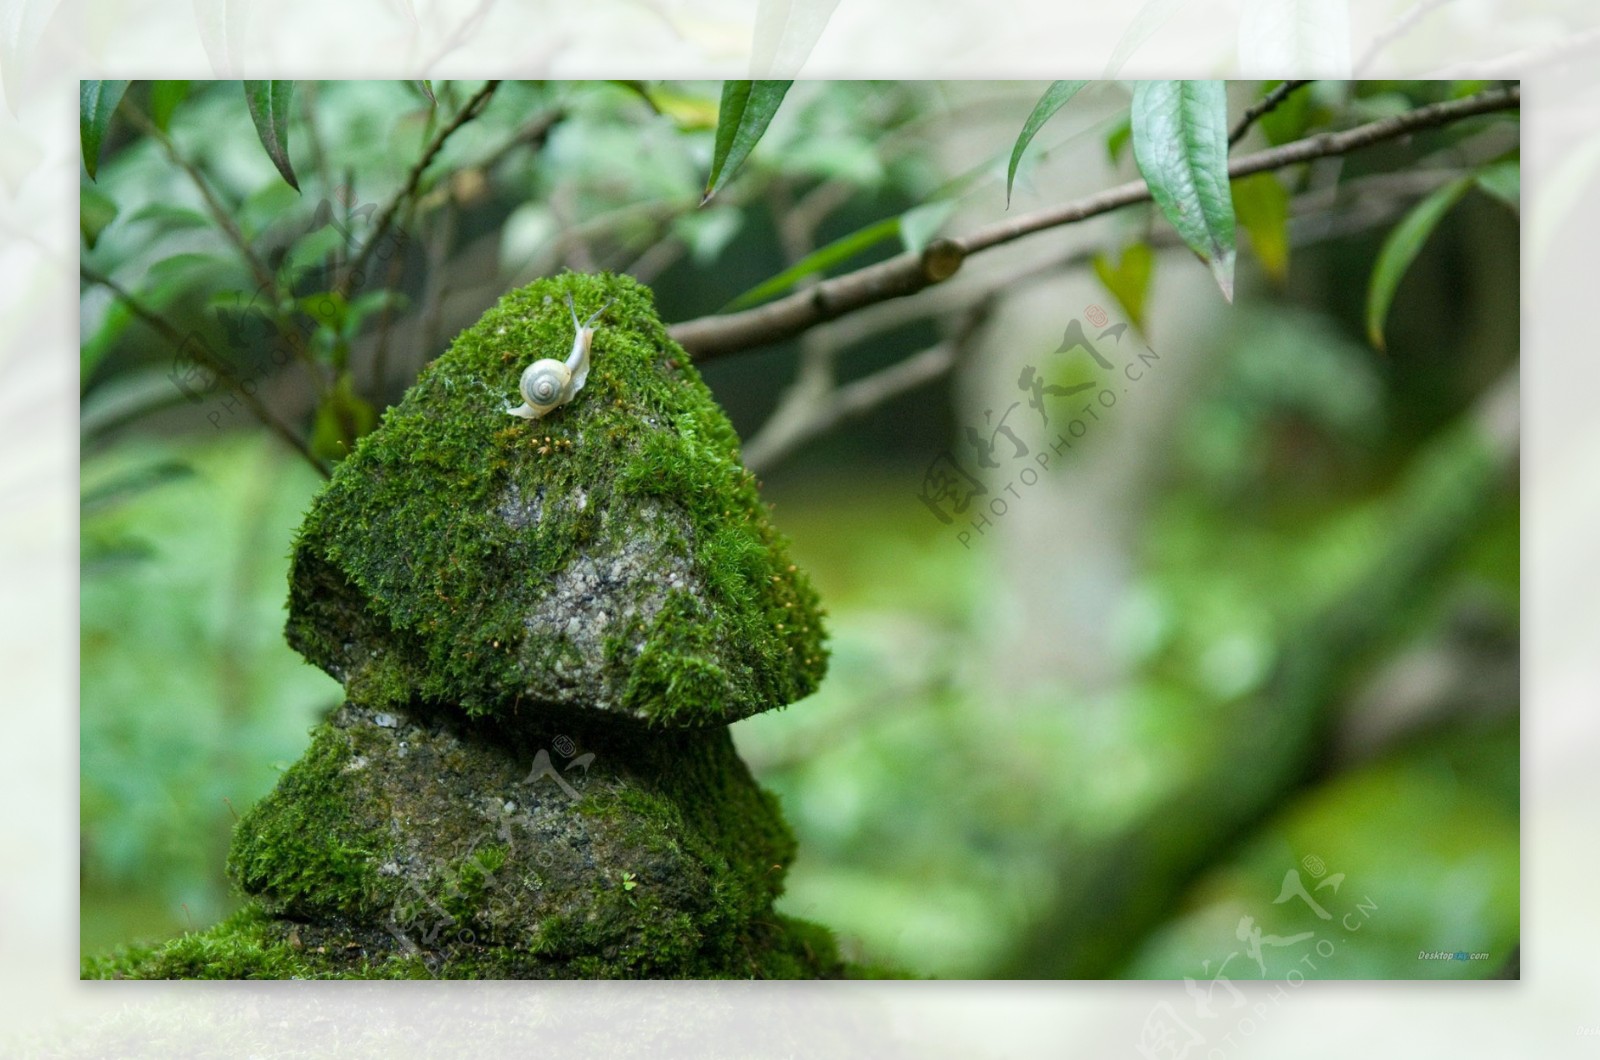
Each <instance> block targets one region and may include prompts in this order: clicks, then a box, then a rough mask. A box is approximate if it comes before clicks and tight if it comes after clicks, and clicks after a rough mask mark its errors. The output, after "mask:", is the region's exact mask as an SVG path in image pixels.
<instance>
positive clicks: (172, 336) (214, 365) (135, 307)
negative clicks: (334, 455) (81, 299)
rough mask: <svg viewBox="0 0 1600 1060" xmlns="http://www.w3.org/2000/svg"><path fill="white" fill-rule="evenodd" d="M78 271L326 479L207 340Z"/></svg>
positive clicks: (94, 274) (101, 277) (96, 275)
mask: <svg viewBox="0 0 1600 1060" xmlns="http://www.w3.org/2000/svg"><path fill="white" fill-rule="evenodd" d="M78 272H79V274H80V275H81V276H82V277H83V278H84V279H85V280H87V281H89V282H90V283H94V284H99V285H100V286H101V287H104V288H105V289H106V290H108V291H110V292H111V293H112V294H113V295H114V296H116V298H117V300H118V301H119V302H121V303H122V304H123V305H125V306H127V307H128V311H129V312H130V313H132V314H133V315H134V316H136V317H138V318H139V320H141V321H142V322H143V323H144V324H145V326H146V327H149V328H150V329H151V330H152V331H154V332H156V334H158V335H160V336H161V337H162V338H164V339H166V340H167V341H168V342H170V343H172V345H173V348H174V349H176V350H180V351H183V352H185V353H188V354H189V355H190V356H192V357H194V359H195V360H197V361H199V362H201V363H203V364H204V365H205V366H206V368H208V369H210V371H211V373H212V374H213V375H214V376H216V377H217V378H218V379H220V380H222V382H223V383H225V384H226V385H227V387H228V389H229V390H232V391H233V392H234V394H235V395H236V396H237V397H238V398H239V400H240V401H242V402H244V403H245V405H247V406H248V407H249V409H250V411H251V412H252V413H254V414H255V417H256V419H258V420H260V421H261V422H262V423H263V424H264V425H265V426H266V427H267V429H268V430H270V431H271V432H272V433H273V434H275V435H277V436H278V437H279V438H281V439H282V440H283V441H284V442H286V443H287V444H288V445H289V447H290V448H292V449H293V450H294V451H295V452H297V453H299V454H300V455H301V456H303V457H305V459H306V462H307V463H309V464H310V465H311V466H312V467H314V468H316V469H317V474H319V475H321V476H322V477H323V478H328V477H329V474H330V473H329V471H328V467H327V465H326V464H324V463H323V462H322V461H321V460H320V459H318V458H317V455H316V454H315V453H313V452H312V451H311V449H310V447H309V446H308V445H307V444H306V442H305V439H303V438H301V437H300V436H299V435H298V434H296V433H295V432H294V430H293V428H291V427H290V426H289V425H288V424H287V423H285V422H283V421H282V420H280V419H279V418H278V417H277V416H276V415H274V414H273V412H272V410H271V409H269V408H267V406H266V405H265V404H263V403H262V401H261V399H260V398H258V397H256V396H255V395H254V394H252V393H250V392H249V391H247V390H246V389H245V387H244V384H242V383H241V382H240V381H239V380H238V379H237V378H235V376H234V374H233V370H232V369H231V368H229V367H228V365H227V364H225V363H223V361H222V360H221V359H220V358H218V357H217V356H216V355H215V354H214V353H212V352H211V350H210V349H209V348H208V347H207V346H206V345H205V344H204V343H202V342H189V341H188V339H187V338H186V337H185V336H184V334H183V333H182V332H181V331H179V330H178V329H177V327H176V326H175V325H173V323H172V322H171V321H169V320H168V319H167V318H166V317H164V316H162V315H161V314H160V313H158V312H156V311H155V310H153V309H151V308H150V307H149V306H147V305H145V304H144V303H143V302H141V301H139V299H138V298H136V297H134V295H133V294H132V293H131V292H129V291H128V290H127V289H126V288H124V287H123V286H122V285H121V284H119V283H117V281H115V280H113V279H112V278H111V277H109V276H107V275H105V274H104V273H101V272H99V271H97V270H95V269H92V268H90V267H89V266H87V265H83V264H80V265H79V266H78Z"/></svg>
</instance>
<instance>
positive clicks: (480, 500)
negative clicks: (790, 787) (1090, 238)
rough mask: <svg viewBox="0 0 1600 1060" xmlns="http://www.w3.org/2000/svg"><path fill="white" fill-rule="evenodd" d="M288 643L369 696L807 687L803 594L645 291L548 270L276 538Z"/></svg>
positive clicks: (714, 414) (478, 328) (538, 703)
mask: <svg viewBox="0 0 1600 1060" xmlns="http://www.w3.org/2000/svg"><path fill="white" fill-rule="evenodd" d="M569 293H570V294H571V295H572V297H573V299H574V300H575V302H576V304H577V306H578V310H579V312H580V314H587V313H589V312H592V311H593V310H595V309H597V308H598V307H600V306H601V305H603V304H604V303H605V302H606V301H607V300H608V299H613V298H614V299H615V301H614V302H613V304H612V305H611V306H610V308H608V309H607V310H606V312H605V313H604V314H603V316H602V317H601V318H600V320H599V323H598V325H597V331H596V333H595V336H594V343H593V349H592V354H591V356H592V368H591V370H590V372H589V376H588V382H587V385H586V386H585V388H584V389H583V390H582V391H581V392H580V393H579V394H577V396H576V397H575V398H574V400H572V401H571V402H570V403H569V404H567V405H565V406H562V407H561V408H559V409H557V410H555V411H554V412H552V413H550V414H549V415H548V416H546V417H545V418H544V419H541V420H536V421H532V422H530V421H526V420H522V419H518V418H515V417H512V416H508V415H507V414H506V408H507V406H508V405H509V404H512V403H516V402H519V401H520V400H521V398H520V396H519V395H518V393H517V381H518V378H519V376H520V374H521V372H522V370H523V368H524V367H525V366H527V365H528V364H529V363H530V362H531V361H533V360H535V359H538V358H543V357H564V356H565V355H566V353H567V351H568V350H569V349H570V347H571V345H572V340H573V326H572V322H571V318H570V315H569V313H568V309H567V305H566V301H565V299H566V296H567V294H569ZM289 609H290V617H289V624H288V636H289V641H290V643H291V644H292V645H294V647H295V648H296V649H298V650H299V651H300V652H301V653H302V654H303V655H305V656H306V658H308V659H310V660H311V661H312V662H314V663H316V664H317V665H318V666H321V667H322V668H323V669H325V670H327V671H328V672H329V673H330V674H332V675H333V676H334V677H336V678H338V679H339V680H340V681H342V682H343V683H344V684H345V687H346V691H347V694H348V695H349V697H350V698H351V699H352V700H354V701H357V702H360V703H363V704H366V705H368V706H372V707H384V706H393V705H403V704H406V703H409V702H412V701H414V700H416V699H423V700H427V701H429V702H433V703H437V704H449V705H451V706H452V707H454V706H459V707H461V708H464V709H465V710H466V712H467V713H469V714H473V715H493V714H504V713H509V712H513V711H516V712H520V713H522V714H524V715H526V714H531V713H538V712H541V711H550V710H556V711H565V712H570V711H573V710H586V711H589V710H593V711H603V712H608V713H613V714H621V715H625V716H628V717H631V718H634V719H638V720H642V721H646V722H649V723H651V724H653V725H656V726H660V727H703V726H712V725H722V724H726V723H728V722H731V721H734V720H737V719H738V718H741V717H745V716H748V715H750V714H754V713H757V712H759V711H762V710H767V709H771V708H773V707H778V706H782V705H784V704H787V703H790V702H793V701H794V700H796V699H799V698H801V697H803V696H805V695H807V694H809V693H810V692H811V691H812V690H813V689H814V688H815V687H816V685H817V682H818V681H819V680H820V679H821V677H822V674H823V671H824V668H825V665H826V660H825V652H824V649H823V646H822V640H823V634H822V627H821V621H820V615H819V608H818V603H817V598H816V594H815V592H814V591H813V590H812V588H811V586H810V584H809V582H808V581H807V579H806V577H805V576H804V575H803V574H802V573H801V572H799V571H798V570H797V569H796V568H795V566H794V565H793V564H792V563H790V561H789V558H788V554H787V550H786V546H785V543H784V541H783V540H782V538H781V537H780V536H779V535H778V533H777V532H776V531H775V530H774V529H773V527H772V525H771V524H770V522H769V521H768V518H767V510H766V508H765V506H764V505H763V504H762V502H761V500H760V498H759V496H758V495H757V493H756V486H755V481H754V478H753V477H752V476H751V474H750V473H749V472H748V471H746V470H745V468H744V466H743V464H742V463H741V462H740V457H739V440H738V438H737V436H736V435H735V434H734V431H733V428H732V426H731V425H730V424H729V423H728V420H727V418H726V416H725V415H724V414H723V413H722V411H721V409H720V408H719V407H718V406H717V404H716V402H715V401H714V399H713V398H712V396H711V394H710V392H709V391H708V390H707V389H706V386H705V384H704V383H703V382H702V381H701V379H700V377H699V374H698V373H697V372H696V371H695V370H694V368H693V367H692V366H691V365H690V364H689V362H688V359H687V357H686V356H685V354H684V353H683V351H682V349H681V348H679V347H678V346H677V345H676V344H675V343H673V342H672V340H671V339H670V338H668V336H667V333H666V329H665V327H664V326H663V325H662V323H661V321H660V320H659V319H658V318H657V316H656V314H655V310H654V306H653V302H652V298H651V295H650V292H649V290H648V289H647V288H645V287H642V286H640V285H639V284H637V283H635V282H634V281H632V280H630V279H627V278H625V277H617V276H585V275H578V274H567V275H563V276H560V277H557V278H554V279H549V280H543V281H540V282H538V283H534V284H531V285H529V286H527V287H523V288H521V289H519V290H516V291H513V292H511V293H510V294H508V295H506V296H505V297H504V298H503V299H501V301H500V303H499V304H498V305H497V306H495V307H494V308H493V309H491V310H490V311H489V312H487V313H486V314H484V316H483V317H482V319H480V320H479V321H478V323H477V324H475V325H474V326H473V327H471V328H469V329H468V330H467V331H465V332H463V333H462V334H461V335H460V336H459V337H458V338H457V339H456V341H455V342H454V344H453V345H452V346H451V347H450V349H449V351H448V352H446V353H445V354H444V355H443V356H441V357H440V358H439V359H438V360H436V361H435V362H434V363H433V364H432V365H430V366H429V367H428V369H427V370H425V371H424V372H423V374H422V376H421V378H420V379H419V380H418V381H417V384H416V385H415V386H413V387H412V388H411V390H410V391H409V392H408V393H407V394H406V396H405V398H404V399H403V400H402V401H401V402H400V404H398V405H397V406H395V407H393V408H391V409H390V410H389V411H388V412H387V414H386V415H385V416H384V419H383V422H382V424H381V425H380V426H379V427H378V429H377V430H376V431H374V432H373V433H371V434H369V435H367V436H366V437H365V438H363V439H362V440H361V442H360V443H359V444H358V445H357V447H356V450H355V452H354V453H353V454H351V456H350V457H349V458H348V459H346V460H345V461H344V462H343V463H342V464H341V465H340V466H339V468H338V470H337V471H336V473H335V474H334V477H333V481H332V482H331V483H330V484H329V485H328V487H327V489H326V490H324V491H323V493H322V494H321V496H320V497H319V498H318V499H317V501H316V503H315V505H314V506H313V508H312V510H311V512H310V514H309V515H308V517H307V518H306V521H305V524H304V526H303V527H302V529H301V533H300V537H299V539H298V541H297V542H296V545H295V550H294V557H293V567H292V571H291V575H290V602H289Z"/></svg>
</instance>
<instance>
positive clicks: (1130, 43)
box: [1100, 0, 1188, 81]
mask: <svg viewBox="0 0 1600 1060" xmlns="http://www.w3.org/2000/svg"><path fill="white" fill-rule="evenodd" d="M1186 3H1188V0H1148V2H1147V3H1146V4H1145V5H1144V6H1143V7H1141V8H1140V9H1139V13H1138V14H1136V15H1134V16H1133V21H1132V22H1130V23H1128V28H1127V29H1125V30H1123V31H1122V37H1121V38H1120V39H1119V40H1118V41H1117V47H1116V50H1115V51H1113V52H1112V53H1111V61H1110V62H1108V63H1106V68H1105V72H1104V73H1102V74H1101V75H1100V80H1102V81H1110V80H1112V79H1113V78H1115V77H1116V76H1117V71H1118V70H1121V69H1122V64H1123V63H1125V62H1127V61H1128V57H1129V56H1131V55H1132V54H1133V53H1134V52H1135V51H1136V50H1138V48H1139V45H1141V44H1143V43H1144V42H1145V40H1146V39H1148V38H1149V36H1150V35H1151V34H1152V33H1154V32H1155V31H1156V30H1158V29H1160V28H1161V27H1162V25H1163V24H1165V23H1166V21H1167V19H1169V18H1171V17H1172V16H1173V15H1174V14H1175V13H1176V12H1177V10H1178V8H1180V7H1182V6H1183V5H1184V4H1186Z"/></svg>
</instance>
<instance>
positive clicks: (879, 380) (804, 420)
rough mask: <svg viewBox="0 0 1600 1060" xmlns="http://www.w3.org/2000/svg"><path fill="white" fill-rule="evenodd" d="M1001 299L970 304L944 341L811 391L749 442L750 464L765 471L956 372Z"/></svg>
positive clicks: (992, 296)
mask: <svg viewBox="0 0 1600 1060" xmlns="http://www.w3.org/2000/svg"><path fill="white" fill-rule="evenodd" d="M997 297H998V296H997V295H996V294H995V293H993V292H991V293H990V294H988V295H986V296H984V297H983V298H982V299H980V300H979V301H978V303H977V304H976V305H974V306H972V307H970V308H969V309H968V310H967V312H966V315H965V318H964V319H963V320H962V321H961V323H960V325H959V327H958V328H957V329H956V332H955V334H953V335H951V336H950V337H949V338H947V339H945V340H944V341H943V342H939V343H936V344H934V345H932V346H929V347H928V348H927V349H925V350H922V351H921V352H920V353H914V354H912V355H911V356H909V357H907V358H905V359H904V360H900V361H896V362H895V363H894V364H892V365H890V366H889V367H887V368H884V369H881V370H880V371H877V372H873V373H872V374H871V375H868V376H865V377H863V378H861V379H857V380H855V381H854V382H851V383H846V384H845V385H844V386H837V387H829V388H827V389H826V390H824V391H821V392H810V393H807V394H805V395H804V398H803V401H802V403H801V404H800V407H797V408H796V409H795V410H794V413H793V415H790V416H784V417H780V416H778V415H774V416H773V417H772V419H770V420H768V421H767V423H766V424H764V425H763V426H762V428H761V430H760V431H758V432H757V433H756V434H755V435H754V436H752V437H751V439H750V441H749V442H747V443H746V444H745V447H744V464H745V466H746V467H748V468H749V469H750V470H751V471H754V472H756V473H757V474H760V473H763V472H765V471H767V470H769V469H771V468H772V467H773V466H774V465H775V464H778V463H780V462H781V461H782V460H784V459H785V458H786V457H788V456H789V455H790V454H791V453H793V452H794V451H795V450H796V449H798V448H800V446H802V445H804V444H805V443H806V442H809V441H811V439H813V438H816V437H817V436H819V435H822V434H826V433H827V432H828V431H831V430H833V428H835V427H837V426H839V424H841V423H845V422H847V421H849V420H852V419H856V418H858V417H861V416H864V415H866V414H867V413H869V412H871V411H872V410H873V409H875V408H877V407H878V406H879V405H882V404H883V403H884V402H886V401H890V400H893V399H894V398H897V397H899V396H900V395H901V394H904V393H906V392H907V391H910V390H915V389H916V388H917V387H919V386H922V385H923V384H925V383H931V382H933V380H935V379H938V378H939V377H940V376H942V375H944V374H945V373H946V372H948V371H950V370H951V369H952V368H954V367H955V365H956V362H957V361H958V360H960V358H961V355H962V354H963V353H965V352H966V349H967V347H968V346H969V345H970V344H971V342H972V339H973V336H975V335H976V334H977V333H978V331H979V329H980V328H982V327H983V325H984V323H985V322H986V321H987V320H988V319H989V317H990V315H991V313H992V311H993V309H994V304H995V301H996V299H997Z"/></svg>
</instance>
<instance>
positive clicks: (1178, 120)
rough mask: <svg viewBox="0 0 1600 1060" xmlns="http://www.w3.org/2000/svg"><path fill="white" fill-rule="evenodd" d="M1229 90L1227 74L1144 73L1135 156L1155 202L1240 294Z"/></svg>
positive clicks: (1227, 289) (1225, 286)
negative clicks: (1147, 76) (1155, 76)
mask: <svg viewBox="0 0 1600 1060" xmlns="http://www.w3.org/2000/svg"><path fill="white" fill-rule="evenodd" d="M1227 119H1228V96H1227V89H1226V88H1225V87H1224V85H1223V84H1222V82H1220V81H1141V82H1139V83H1138V85H1136V86H1135V88H1134V90H1133V157H1134V160H1135V161H1136V162H1138V164H1139V172H1140V173H1141V174H1143V176H1144V179H1145V181H1146V182H1147V183H1148V184H1149V185H1150V193H1151V195H1152V196H1153V197H1154V198H1155V201H1156V205H1157V206H1159V207H1160V208H1161V212H1162V213H1163V214H1164V215H1165V216H1166V218H1167V220H1168V221H1170V222H1171V223H1172V227H1174V228H1176V229H1177V230H1178V235H1180V236H1182V237H1183V241H1184V242H1185V243H1187V244H1188V245H1189V249H1191V250H1193V251H1194V252H1195V253H1196V254H1198V255H1199V256H1200V260H1201V261H1204V262H1205V263H1206V264H1207V265H1209V266H1210V267H1211V274H1212V275H1213V276H1214V277H1215V278H1216V281H1217V286H1218V287H1220V288H1222V296H1223V297H1224V298H1226V299H1228V301H1230V302H1231V301H1233V263H1234V245H1233V196H1232V194H1231V193H1230V191H1229V186H1228V121H1227Z"/></svg>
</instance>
